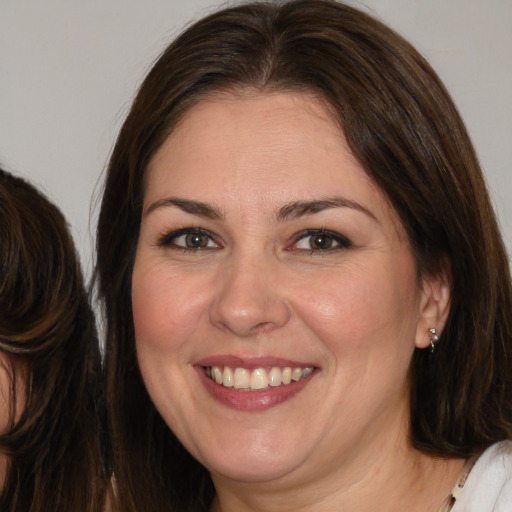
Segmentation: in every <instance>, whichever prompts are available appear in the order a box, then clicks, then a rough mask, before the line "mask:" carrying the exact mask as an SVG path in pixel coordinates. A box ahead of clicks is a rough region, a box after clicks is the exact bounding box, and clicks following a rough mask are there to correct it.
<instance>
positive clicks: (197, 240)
mask: <svg viewBox="0 0 512 512" xmlns="http://www.w3.org/2000/svg"><path fill="white" fill-rule="evenodd" d="M186 242H187V246H188V247H206V244H207V242H206V237H205V236H203V235H201V234H199V233H191V234H189V235H187V239H186Z"/></svg>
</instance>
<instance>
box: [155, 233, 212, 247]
mask: <svg viewBox="0 0 512 512" xmlns="http://www.w3.org/2000/svg"><path fill="white" fill-rule="evenodd" d="M158 245H159V246H160V247H168V248H170V249H173V248H175V249H183V250H185V251H186V250H190V251H194V250H201V249H218V248H219V244H218V243H216V242H215V241H214V239H213V235H212V234H211V233H210V232H209V231H206V230H203V229H199V228H184V229H178V230H176V231H172V232H170V233H167V234H165V235H163V236H162V237H161V238H160V239H159V240H158Z"/></svg>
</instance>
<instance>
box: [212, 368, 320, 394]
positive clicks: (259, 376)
mask: <svg viewBox="0 0 512 512" xmlns="http://www.w3.org/2000/svg"><path fill="white" fill-rule="evenodd" d="M312 372H313V367H312V366H306V367H305V368H291V367H289V366H286V367H284V368H281V367H278V366H273V367H272V368H270V370H267V369H265V368H256V369H254V370H249V369H247V368H234V369H233V368H230V367H229V366H225V367H220V366H209V367H207V368H206V375H207V376H208V377H209V378H210V379H212V380H213V381H215V382H216V383H217V384H221V385H223V386H225V387H227V388H232V387H234V388H235V389H238V390H245V391H249V390H262V389H267V388H268V387H269V386H270V387H277V386H281V385H287V384H290V383H291V382H292V381H293V382H297V381H299V380H301V379H303V378H304V377H307V376H308V375H310V374H311V373H312Z"/></svg>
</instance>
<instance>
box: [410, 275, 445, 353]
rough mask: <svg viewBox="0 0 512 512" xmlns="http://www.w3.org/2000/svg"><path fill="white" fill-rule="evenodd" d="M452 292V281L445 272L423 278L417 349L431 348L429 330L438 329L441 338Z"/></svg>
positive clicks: (417, 329)
mask: <svg viewBox="0 0 512 512" xmlns="http://www.w3.org/2000/svg"><path fill="white" fill-rule="evenodd" d="M450 290H451V279H450V278H449V277H448V275H447V273H445V272H442V273H441V274H439V275H437V276H425V277H423V278H422V280H421V290H420V300H419V318H418V325H417V328H416V343H415V344H416V347H418V348H426V347H428V346H430V339H429V332H428V331H429V329H436V331H437V336H439V337H440V336H441V333H442V331H443V329H444V326H445V324H446V319H447V318H448V313H449V312H450V298H451V296H450V293H451V292H450Z"/></svg>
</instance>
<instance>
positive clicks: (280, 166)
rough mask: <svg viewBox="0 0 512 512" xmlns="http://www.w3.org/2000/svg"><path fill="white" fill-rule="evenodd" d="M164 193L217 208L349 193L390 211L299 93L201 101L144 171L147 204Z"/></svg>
mask: <svg viewBox="0 0 512 512" xmlns="http://www.w3.org/2000/svg"><path fill="white" fill-rule="evenodd" d="M165 195H170V196H171V195H172V196H186V197H190V195H193V199H195V200H200V201H206V202H217V201H220V202H224V203H226V204H223V205H220V206H221V209H222V207H224V206H225V207H226V208H228V207H229V204H227V203H231V205H234V204H235V203H236V204H237V205H238V206H240V205H241V204H248V203H254V204H259V205H260V206H269V205H270V207H273V206H275V208H278V207H280V206H282V204H283V203H287V202H291V201H301V200H302V201H303V200H310V199H321V198H323V197H332V196H336V195H341V196H347V195H348V196H350V197H348V199H350V200H355V201H360V202H362V203H368V204H372V205H373V206H374V207H379V208H380V209H381V210H382V211H381V212H380V213H381V214H383V215H389V214H390V211H391V210H392V208H390V205H389V203H388V201H387V199H386V197H385V195H384V194H383V193H382V192H381V191H380V189H379V188H378V187H377V186H376V185H375V184H374V183H373V182H372V180H371V179H370V178H369V176H368V175H367V174H366V172H365V171H364V169H363V168H362V166H361V164H360V163H359V162H358V160H357V159H356V158H355V157H354V156H353V154H352V152H351V151H350V148H349V147H348V144H347V142H346V140H345V137H344V135H343V132H342V130H341V127H340V124H339V122H337V121H336V119H335V118H334V115H333V113H332V112H331V111H330V110H329V108H328V107H327V106H326V104H325V102H323V101H322V100H320V99H319V98H318V97H316V96H315V95H313V94H308V93H303V92H272V93H267V92H265V93H261V92H246V93H242V94H234V93H231V94H228V93H224V94H218V95H215V96H211V97H209V98H207V99H204V100H202V101H200V102H199V103H198V104H197V105H195V106H194V107H192V108H191V109H190V110H189V111H188V112H187V113H186V114H185V116H184V117H183V119H182V120H181V122H180V123H179V124H178V125H177V126H176V128H175V129H174V130H173V132H172V133H171V135H170V136H169V137H168V138H167V140H166V141H165V142H164V144H163V145H162V146H161V147H160V149H159V150H158V151H157V153H156V154H155V156H154V157H153V159H152V161H151V163H150V165H149V167H148V174H147V189H146V196H145V201H144V202H145V205H146V207H147V205H148V203H151V202H154V201H157V200H159V199H161V198H162V197H164V196H165ZM272 205H273V206H272ZM391 215H392V216H394V215H395V214H394V211H393V212H391Z"/></svg>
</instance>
